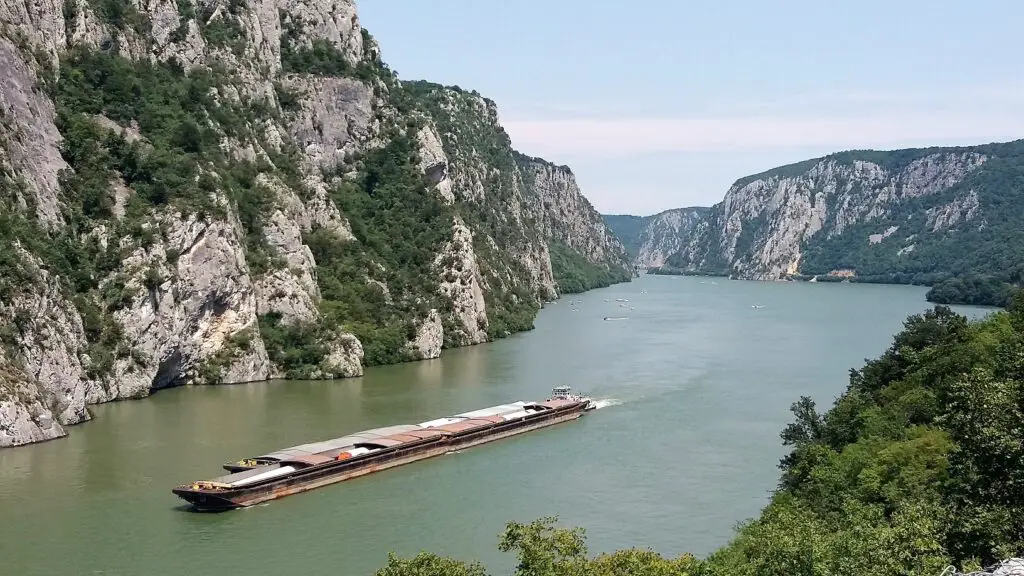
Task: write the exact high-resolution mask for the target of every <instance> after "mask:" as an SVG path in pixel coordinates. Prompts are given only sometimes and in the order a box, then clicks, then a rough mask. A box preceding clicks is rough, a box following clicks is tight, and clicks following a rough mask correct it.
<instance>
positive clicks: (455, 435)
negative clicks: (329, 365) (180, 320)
mask: <svg viewBox="0 0 1024 576" xmlns="http://www.w3.org/2000/svg"><path fill="white" fill-rule="evenodd" d="M593 408H595V404H594V402H593V401H592V400H591V399H590V398H588V397H585V396H580V395H576V394H573V393H572V392H571V390H570V388H569V387H568V386H560V387H557V388H555V389H554V390H553V391H552V394H551V397H549V398H548V399H547V400H544V401H543V402H522V401H520V402H513V403H510V404H502V405H499V406H491V407H489V408H484V409H481V410H475V411H472V412H464V413H462V414H456V415H454V416H450V417H446V418H438V419H436V420H430V421H427V422H422V423H420V424H403V425H397V426H387V427H384V428H374V429H371V430H364V431H362V432H357V433H355V434H350V435H347V436H342V437H339V438H334V439H331V440H325V441H321V442H313V443H309V444H302V445H299V446H293V447H291V448H285V449H282V450H277V451H275V452H270V453H267V454H263V455H260V456H255V457H251V458H245V459H243V460H240V461H238V462H232V463H228V464H225V465H224V468H225V469H226V470H227V471H228V472H229V474H226V475H222V476H219V477H216V478H213V479H212V480H200V481H196V482H192V483H190V484H185V485H181V486H178V487H176V488H174V489H173V490H172V492H173V493H174V494H175V495H177V496H178V497H180V498H182V499H183V500H185V501H186V502H188V503H189V504H191V505H192V506H193V507H194V508H196V509H200V510H211V511H221V510H228V509H232V508H240V507H245V506H252V505H254V504H259V503H261V502H266V501H268V500H273V499H276V498H281V497H284V496H288V495H291V494H297V493H299V492H305V491H307V490H312V489H314V488H319V487H321V486H326V485H329V484H334V483H336V482H342V481H344V480H349V479H351V478H357V477H359V476H364V475H366V474H371V473H373V472H379V471H381V470H387V469H389V468H394V467H396V466H401V465H404V464H409V463H411V462H416V461H419V460H423V459H426V458H432V457H434V456H439V455H442V454H445V453H448V452H451V451H455V450H462V449H465V448H470V447H473V446H477V445H480V444H484V443H487V442H493V441H494V440H499V439H501V438H507V437H509V436H514V435H517V434H522V433H525V432H529V431H532V430H537V429H539V428H546V427H548V426H553V425H555V424H560V423H562V422H569V421H572V420H575V419H577V418H579V417H580V416H582V415H583V414H584V413H586V412H587V411H589V410H592V409H593Z"/></svg>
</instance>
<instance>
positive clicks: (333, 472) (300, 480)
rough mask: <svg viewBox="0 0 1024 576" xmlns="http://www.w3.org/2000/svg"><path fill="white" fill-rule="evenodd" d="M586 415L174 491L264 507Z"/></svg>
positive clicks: (219, 506) (206, 502)
mask: <svg viewBox="0 0 1024 576" xmlns="http://www.w3.org/2000/svg"><path fill="white" fill-rule="evenodd" d="M583 413H584V409H583V407H582V406H579V407H573V408H571V409H569V410H559V411H556V412H553V413H550V414H544V415H542V416H540V417H538V418H534V419H530V420H526V421H519V422H509V423H508V424H502V425H498V426H497V427H496V428H498V429H499V430H497V431H496V430H495V428H487V429H484V430H481V431H478V432H471V433H469V434H466V435H465V436H455V437H449V438H444V439H442V440H441V441H435V442H429V443H427V444H425V445H421V446H410V447H409V448H404V449H402V448H400V449H398V450H397V451H395V452H393V453H389V454H381V455H379V456H376V457H371V458H370V459H368V460H366V461H363V462H358V463H357V462H353V463H352V464H353V465H352V467H351V469H349V470H344V471H339V470H337V469H336V467H327V468H324V469H320V470H315V471H313V470H311V471H310V472H309V473H307V474H303V475H299V476H296V477H289V478H286V479H283V480H281V481H279V482H276V483H271V484H268V485H265V486H254V487H252V488H239V489H237V490H225V491H223V492H219V493H218V492H208V491H194V490H190V489H184V488H178V489H175V490H173V492H174V493H175V494H177V495H178V496H179V497H181V498H182V499H184V500H186V501H188V502H189V503H191V504H192V505H193V506H194V507H196V508H198V509H200V510H208V511H222V510H229V509H232V508H242V507H247V506H253V505H255V504H260V503H262V502H266V501H268V500H275V499H277V498H283V497H285V496H290V495H292V494H298V493H300V492H305V491H307V490H313V489H315V488H320V487H323V486H327V485H330V484H335V483H338V482H343V481H345V480H350V479H352V478H358V477H360V476H365V475H367V474H372V473H374V472H380V471H382V470H387V469H390V468H396V467H398V466H402V465H405V464H410V463H412V462H418V461H420V460H425V459H427V458H433V457H435V456H441V455H443V454H446V453H448V452H451V451H453V450H462V449H466V448H471V447H473V446H479V445H480V444H486V443H488V442H493V441H495V440H500V439H502V438H508V437H510V436H516V435H519V434H523V433H525V432H530V431H533V430H538V429H540V428H547V427H548V426H553V425H555V424H561V423H563V422H569V421H572V420H575V419H577V418H579V417H581V416H582V415H583Z"/></svg>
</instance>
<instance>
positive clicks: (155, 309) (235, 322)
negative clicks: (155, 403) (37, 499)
mask: <svg viewBox="0 0 1024 576" xmlns="http://www.w3.org/2000/svg"><path fill="white" fill-rule="evenodd" d="M518 158H520V157H519V156H518V155H517V154H516V153H515V152H514V151H513V150H512V148H511V143H510V142H509V141H508V138H507V136H506V135H505V134H504V131H503V130H502V129H501V127H500V124H499V123H498V117H497V111H496V107H495V105H494V103H493V102H491V101H489V100H487V99H485V98H483V97H481V96H479V95H477V94H475V93H467V92H463V91H460V90H456V89H449V88H443V87H437V86H434V85H429V86H428V85H425V84H419V83H417V84H414V85H405V84H403V83H401V82H399V81H398V80H397V78H396V77H395V75H394V74H393V73H392V72H391V71H390V70H389V69H388V68H387V66H386V65H385V64H384V63H383V61H382V60H381V57H380V51H379V49H378V47H377V45H376V43H375V42H374V40H373V38H372V37H371V36H370V35H369V34H368V33H366V31H364V30H363V29H362V28H361V27H360V25H359V20H358V17H357V14H356V8H355V5H354V3H353V2H351V1H346V0H341V1H335V2H325V1H319V0H307V1H302V2H296V1H292V0H260V1H257V2H248V3H243V2H237V1H235V0H223V1H221V0H214V1H212V2H203V3H194V2H192V1H190V0H175V1H171V0H152V1H149V2H144V3H143V2H139V1H138V0H112V1H110V2H103V3H98V2H90V1H87V0H67V2H57V1H56V0H44V1H43V2H36V3H24V2H17V1H14V2H4V3H0V343H2V347H0V446H9V445H17V444H23V443H26V442H34V441H39V440H45V439H49V438H54V437H58V436H61V435H63V434H64V433H65V428H64V427H65V426H66V425H69V424H74V423H77V422H80V421H82V420H85V419H88V418H89V413H88V410H87V405H88V404H90V403H96V402H105V401H110V400H116V399H123V398H138V397H142V396H146V395H148V394H149V393H151V392H152V391H154V390H156V389H159V388H163V387H167V386H177V385H183V384H189V383H219V382H244V381H250V380H260V379H265V378H269V377H280V376H287V377H302V378H335V377H348V376H356V375H359V374H361V373H362V370H363V366H365V365H370V364H379V363H387V362H394V361H401V360H408V359H416V358H431V357H436V356H437V355H439V354H440V353H441V349H442V348H444V347H446V346H458V345H467V344H474V343H479V342H483V341H486V340H488V339H493V338H497V337H501V336H503V335H506V334H508V333H510V332H514V331H516V330H523V329H529V328H530V327H531V326H532V321H533V317H534V315H535V313H536V311H537V309H538V308H539V307H540V305H541V303H542V302H543V301H544V300H546V299H550V298H554V297H557V295H558V293H559V292H560V291H561V290H560V288H561V287H560V285H559V282H558V280H557V279H558V274H559V267H558V264H557V263H559V262H563V261H570V262H572V263H573V265H574V266H584V265H585V266H586V267H589V268H587V270H590V269H591V268H593V269H595V270H603V271H606V272H607V273H608V275H609V277H613V278H614V280H618V279H626V278H628V277H629V275H628V272H626V266H625V263H626V262H625V258H624V252H623V249H622V247H621V245H619V244H618V243H617V242H616V241H615V240H614V238H612V237H611V236H610V235H609V233H608V231H607V229H606V228H605V227H604V225H603V223H602V222H601V221H600V218H599V217H598V216H597V214H596V212H594V210H593V208H592V207H590V205H589V203H587V202H586V200H584V199H583V197H582V196H581V195H580V192H579V190H578V188H577V187H576V185H575V183H574V181H573V179H572V175H571V172H569V171H568V169H564V168H555V167H552V166H550V165H548V164H547V163H544V162H543V161H540V160H532V159H531V160H530V161H522V162H520V161H517V159H518ZM524 158H525V157H524ZM553 254H554V255H555V256H556V257H554V258H553ZM567 259H568V260H567ZM553 260H554V261H555V262H556V265H555V266H554V269H553V266H552V261H553ZM586 279H587V281H592V280H593V278H592V277H590V276H588V277H587V278H586ZM601 280H607V278H605V277H603V276H602V277H601ZM591 283H592V284H594V285H599V284H600V282H597V281H592V282H591ZM588 287H590V286H588Z"/></svg>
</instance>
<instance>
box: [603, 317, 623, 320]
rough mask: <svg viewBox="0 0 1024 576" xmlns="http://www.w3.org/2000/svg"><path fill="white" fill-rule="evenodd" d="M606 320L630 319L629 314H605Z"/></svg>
mask: <svg viewBox="0 0 1024 576" xmlns="http://www.w3.org/2000/svg"><path fill="white" fill-rule="evenodd" d="M604 319H605V320H629V316H605V317H604Z"/></svg>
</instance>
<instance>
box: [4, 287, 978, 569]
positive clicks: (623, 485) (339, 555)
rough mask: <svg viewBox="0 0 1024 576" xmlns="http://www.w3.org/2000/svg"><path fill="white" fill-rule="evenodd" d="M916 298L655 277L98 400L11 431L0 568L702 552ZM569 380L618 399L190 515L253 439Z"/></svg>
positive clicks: (494, 399) (259, 445)
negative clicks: (381, 342)
mask: <svg viewBox="0 0 1024 576" xmlns="http://www.w3.org/2000/svg"><path fill="white" fill-rule="evenodd" d="M924 293H925V290H924V289H922V288H916V287H907V286H882V285H862V284H807V283H757V282H739V281H728V280H724V279H711V278H693V277H671V276H644V277H641V278H640V279H638V280H636V281H634V282H632V283H629V284H622V285H617V286H613V287H611V288H607V289H602V290H595V291H591V292H588V293H586V294H582V295H570V296H566V297H565V298H563V299H562V300H560V301H558V302H557V303H555V304H551V305H549V306H548V307H547V308H546V309H545V310H544V311H542V312H541V314H540V315H539V317H538V319H537V328H536V329H535V330H533V331H531V332H527V333H523V334H518V335H516V336H513V337H511V338H508V339H506V340H503V341H500V342H496V343H492V344H486V345H482V346H476V347H471V348H464V349H459V350H449V351H445V353H444V356H443V357H442V358H440V359H438V360H431V361H426V362H418V363H410V364H403V365H398V366H389V367H381V368H372V369H369V370H367V372H366V375H365V376H364V377H362V378H356V379H349V380H339V381H332V382H266V383H258V384H245V385H235V386H218V387H194V388H191V387H189V388H180V389H174V390H165V391H161V392H159V393H157V394H155V395H154V396H152V397H151V398H148V399H145V400H137V401H126V402H118V403H113V404H106V405H100V406H94V407H92V411H93V414H94V416H95V418H94V419H93V420H92V421H90V422H87V423H85V424H82V425H79V426H73V427H70V428H69V432H70V434H69V436H68V437H67V438H64V439H60V440H55V441H51V442H47V443H43V444H38V445H31V446H25V447H20V448H14V449H7V450H0V563H2V565H3V573H4V574H11V575H12V576H15V575H30V574H31V575H35V574H40V575H43V574H45V575H51V574H58V573H60V574H116V575H138V574H147V575H153V576H162V575H172V574H173V575H178V574H214V573H222V574H243V573H244V574H246V575H247V576H261V575H279V574H285V573H307V574H329V573H333V574H372V573H373V570H374V569H375V568H377V567H379V566H381V565H383V564H384V563H385V562H386V557H387V553H388V551H395V552H398V553H400V554H405V555H411V554H415V553H416V552H418V551H419V550H424V549H425V550H430V551H434V552H438V553H442V554H450V555H453V556H457V557H460V558H464V559H480V560H482V561H484V562H485V563H487V564H488V565H490V566H492V567H494V568H496V569H504V568H506V567H508V566H510V565H511V559H510V558H509V557H508V556H507V555H503V554H501V553H499V552H497V549H496V545H497V541H498V534H499V532H500V531H501V530H502V528H503V526H504V523H505V522H506V521H508V520H522V521H529V520H533V519H535V518H538V517H541V516H546V515H558V516H559V517H560V520H561V522H562V523H563V524H566V525H574V526H582V527H584V528H586V530H587V536H588V542H589V544H590V546H591V549H592V551H595V552H596V551H603V550H610V549H614V548H618V547H627V546H640V547H651V548H654V549H655V550H657V551H659V552H662V553H664V554H671V555H676V554H680V553H683V552H687V551H690V552H693V553H695V554H698V555H705V554H708V553H710V552H711V551H713V550H714V549H715V548H717V547H719V546H721V545H723V544H724V543H726V541H727V540H728V539H729V538H730V536H731V535H732V531H733V528H734V526H735V525H736V523H737V522H738V521H740V520H743V519H745V518H748V517H751V516H754V515H756V514H757V513H758V511H759V510H760V508H761V507H762V506H764V504H765V503H766V502H767V499H768V496H769V491H770V490H771V489H772V488H773V486H774V485H775V482H776V480H777V476H778V470H777V469H776V464H777V462H778V460H779V458H780V457H781V456H782V455H783V454H784V449H783V447H782V446H781V445H780V441H779V436H778V433H779V431H780V430H781V429H782V427H783V426H784V425H785V423H786V422H788V421H789V416H790V414H789V412H788V408H789V405H790V404H791V403H792V402H793V401H794V400H796V399H797V398H798V397H799V396H800V395H801V394H807V395H810V396H812V397H814V398H815V400H816V401H817V402H818V404H819V407H821V408H823V409H824V408H826V407H828V406H829V405H831V403H832V401H833V399H834V398H835V396H836V395H837V394H838V393H840V392H841V391H842V390H843V389H844V387H845V385H846V379H847V372H848V370H849V369H850V368H851V367H859V366H860V365H861V364H862V362H863V359H864V358H867V357H874V356H876V355H878V354H879V353H881V352H882V351H883V350H884V349H885V348H886V347H887V346H888V344H889V343H890V340H891V337H892V335H893V334H894V333H895V332H896V331H898V330H899V329H900V327H901V324H902V322H903V320H904V319H905V318H906V316H907V315H908V314H913V313H917V312H920V311H923V310H925V309H927V308H928V307H929V305H928V303H927V302H925V300H924ZM619 299H624V300H628V302H620V301H617V300H619ZM572 302H578V304H573V303H572ZM958 310H959V311H961V312H963V313H967V314H969V315H971V316H979V315H982V314H984V313H986V312H987V310H984V309H976V308H975V309H972V308H959V309H958ZM607 316H625V317H627V318H625V319H620V320H605V319H604V318H605V317H607ZM560 384H569V385H571V386H573V388H574V389H576V390H578V391H583V392H587V393H590V394H591V395H593V396H595V397H598V398H603V399H608V400H612V401H611V402H610V404H611V405H609V406H607V407H606V408H603V409H601V410H598V411H596V412H592V413H590V414H588V415H587V416H586V417H585V418H582V419H581V420H578V421H575V422H572V423H568V424H564V425H560V426H555V427H552V428H549V429H545V430H541V431H538V432H534V433H530V434H525V435H523V436H520V437H518V438H512V439H507V440H502V441H499V442H495V443H492V444H489V445H484V446H480V447H477V448H474V449H472V450H467V451H464V452H461V453H458V454H451V455H447V456H442V457H439V458H434V459H432V460H428V461H423V462H419V463H414V464H411V465H409V466H405V467H402V468H399V469H395V470H391V471H387V472H382V473H379V474H373V475H370V476H367V477H364V478H359V479H356V480H352V481H348V482H343V483H341V484H337V485H334V486H329V487H325V488H321V489H318V490H314V491H311V492H308V493H305V494H299V495H296V496H291V497H288V498H284V499H282V500H278V501H274V502H270V503H268V504H264V505H261V506H257V507H253V508H250V509H245V510H238V511H233V512H227V513H223V514H198V513H192V512H188V511H186V510H184V509H183V507H181V506H179V502H180V501H179V500H178V499H177V498H176V497H174V496H173V495H172V494H171V492H170V489H171V487H173V486H174V485H177V484H180V483H184V482H187V481H191V480H195V479H201V478H206V477H211V476H215V475H218V474H219V473H220V464H221V463H223V462H226V461H229V460H233V459H237V458H240V457H243V456H249V455H254V454H259V453H263V452H267V451H269V450H271V449H276V448H279V447H284V446H289V445H293V444H300V443H304V442H308V441H313V440H319V439H325V438H331V437H335V436H341V435H343V434H345V433H348V432H352V431H356V430H361V429H365V428H370V427H375V426H384V425H390V424H397V423H415V422H420V421H425V420H429V419H432V418H436V417H440V416H444V415H448V414H453V413H457V412H462V411H467V410H471V409H475V408H481V407H484V406H489V405H493V404H500V403H505V402H508V401H512V400H518V399H524V400H532V399H543V397H545V396H546V394H547V393H548V392H550V390H551V388H552V387H553V386H556V385H560Z"/></svg>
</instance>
